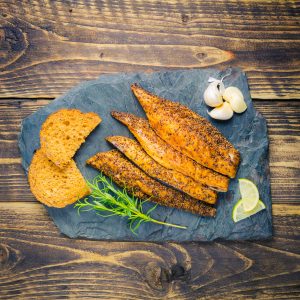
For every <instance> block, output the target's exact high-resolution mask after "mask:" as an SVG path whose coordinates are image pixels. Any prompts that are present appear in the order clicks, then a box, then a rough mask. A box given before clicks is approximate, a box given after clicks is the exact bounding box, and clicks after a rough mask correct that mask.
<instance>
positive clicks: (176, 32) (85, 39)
mask: <svg viewBox="0 0 300 300" xmlns="http://www.w3.org/2000/svg"><path fill="white" fill-rule="evenodd" d="M299 24H300V23H299V3H298V2H296V1H181V0H168V1H143V0H140V1H138V0H130V1H129V0H121V1H116V0H103V1H83V0H78V1H73V2H71V1H30V2H29V1H21V0H20V1H16V0H0V98H1V99H0V299H11V298H15V299H44V298H50V299H63V298H72V299H73V298H78V299H85V298H97V299H204V298H205V299H253V298H257V299H297V298H300V285H299V278H300V250H299V249H300V247H299V246H300V234H299V233H300V229H299V224H300V206H299V201H300V180H299V177H300V139H299V136H300V135H299V132H300V102H299V101H296V100H293V101H291V99H300V93H299V90H300V80H299V50H298V49H299V26H300V25H299ZM230 65H234V66H240V67H242V68H243V70H245V71H246V72H247V76H248V77H249V82H250V87H251V94H252V96H253V97H254V98H257V99H258V98H259V99H267V100H265V101H255V106H256V108H257V110H258V111H260V112H261V113H262V114H263V115H264V116H265V117H266V119H267V121H268V128H269V136H270V171H271V185H272V186H271V188H272V200H273V216H274V219H273V221H274V238H273V239H272V240H270V241H257V242H214V243H184V244H177V243H165V244H155V243H124V242H99V241H87V240H71V239H69V238H66V237H64V236H62V235H61V234H60V233H59V232H58V230H57V228H56V227H55V225H54V224H53V222H52V221H51V220H50V218H49V217H48V215H47V213H46V211H45V209H44V208H43V206H42V205H40V204H39V203H37V202H36V201H35V199H34V197H33V196H32V195H31V193H30V191H29V188H28V184H27V179H26V177H25V175H24V171H23V170H22V167H21V164H20V163H21V160H20V155H19V151H18V147H17V135H18V133H19V129H20V122H21V120H22V119H23V118H25V117H26V116H27V115H29V114H30V113H32V112H34V111H36V110H37V109H38V108H39V107H41V106H43V105H46V104H47V103H49V102H50V101H51V98H53V97H54V96H57V95H59V94H61V93H62V92H64V91H66V90H67V89H68V88H69V87H72V86H73V85H75V84H76V83H77V82H79V81H82V80H87V79H92V78H95V77H97V76H98V75H100V74H103V73H115V72H123V71H152V70H159V69H162V68H165V67H168V68H171V69H174V68H186V67H188V68H194V67H207V66H217V67H220V68H225V67H227V66H230ZM16 98H19V99H16ZM276 99H277V101H276ZM274 100H275V101H274ZM279 100H285V101H279Z"/></svg>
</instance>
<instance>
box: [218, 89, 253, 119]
mask: <svg viewBox="0 0 300 300" xmlns="http://www.w3.org/2000/svg"><path fill="white" fill-rule="evenodd" d="M223 98H224V100H225V101H227V102H228V103H230V106H231V108H232V109H233V111H234V112H236V113H242V112H244V111H245V110H246V109H247V105H246V102H245V101H244V96H243V94H242V92H241V91H240V90H239V89H238V88H237V87H234V86H230V87H228V88H226V90H225V92H224V94H223Z"/></svg>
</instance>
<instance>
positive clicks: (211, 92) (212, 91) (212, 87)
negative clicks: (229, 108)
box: [203, 80, 225, 107]
mask: <svg viewBox="0 0 300 300" xmlns="http://www.w3.org/2000/svg"><path fill="white" fill-rule="evenodd" d="M224 90H225V87H224V84H223V83H222V82H221V81H219V80H217V81H213V82H212V83H210V84H209V85H208V87H207V89H206V90H205V92H204V95H203V98H204V101H205V103H206V104H207V105H208V106H210V107H217V106H220V105H221V104H223V99H222V94H223V92H224Z"/></svg>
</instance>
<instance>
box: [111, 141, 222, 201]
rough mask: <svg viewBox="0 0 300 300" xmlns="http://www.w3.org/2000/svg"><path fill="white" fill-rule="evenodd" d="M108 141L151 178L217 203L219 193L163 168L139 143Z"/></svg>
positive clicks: (202, 199)
mask: <svg viewBox="0 0 300 300" xmlns="http://www.w3.org/2000/svg"><path fill="white" fill-rule="evenodd" d="M106 140H107V141H108V142H110V143H111V144H112V145H114V146H115V147H116V148H117V149H118V150H119V151H120V152H122V153H123V154H124V155H125V156H126V157H127V158H128V159H129V160H130V161H132V162H133V163H134V164H135V165H136V166H138V167H139V168H140V169H141V170H143V171H144V172H145V173H146V174H147V175H149V176H150V177H152V178H154V179H159V180H160V181H162V182H164V183H166V184H168V185H170V186H172V187H174V188H176V189H178V190H181V191H183V192H185V193H186V194H188V195H190V196H191V197H193V198H195V199H198V200H201V201H204V202H207V203H210V204H214V203H215V202H216V199H217V193H216V192H215V191H212V190H210V189H209V188H207V187H204V186H202V185H200V184H199V183H198V182H196V181H195V180H193V179H192V178H191V177H188V176H185V175H183V174H182V173H179V172H177V171H174V170H171V169H167V168H165V167H163V166H162V165H160V164H159V163H158V162H156V161H155V160H154V159H153V158H152V157H150V156H149V155H148V154H147V153H146V152H145V151H144V149H143V148H142V146H141V145H140V144H139V143H138V142H137V141H135V140H132V139H130V138H128V137H124V136H110V137H107V138H106Z"/></svg>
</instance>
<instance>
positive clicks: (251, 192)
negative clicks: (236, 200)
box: [239, 178, 259, 212]
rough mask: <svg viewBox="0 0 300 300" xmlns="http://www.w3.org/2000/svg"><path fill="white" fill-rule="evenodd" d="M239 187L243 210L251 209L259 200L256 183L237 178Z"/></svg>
mask: <svg viewBox="0 0 300 300" xmlns="http://www.w3.org/2000/svg"><path fill="white" fill-rule="evenodd" d="M239 187H240V192H241V196H242V199H243V206H244V211H246V212H247V211H252V210H253V209H254V208H255V207H256V205H257V203H258V200H259V193H258V189H257V187H256V185H255V184H254V183H253V182H252V181H250V180H248V179H244V178H242V179H239Z"/></svg>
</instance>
